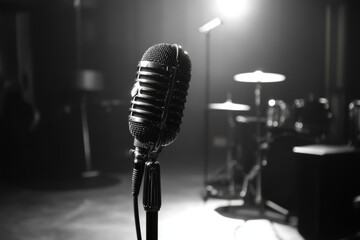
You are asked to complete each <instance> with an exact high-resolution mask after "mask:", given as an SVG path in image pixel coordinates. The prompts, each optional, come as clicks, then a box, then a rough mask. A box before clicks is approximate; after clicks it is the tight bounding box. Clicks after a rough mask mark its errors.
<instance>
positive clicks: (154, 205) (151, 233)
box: [143, 152, 161, 240]
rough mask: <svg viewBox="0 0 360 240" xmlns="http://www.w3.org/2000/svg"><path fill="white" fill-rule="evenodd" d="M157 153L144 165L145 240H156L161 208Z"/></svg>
mask: <svg viewBox="0 0 360 240" xmlns="http://www.w3.org/2000/svg"><path fill="white" fill-rule="evenodd" d="M157 156H158V152H156V153H151V156H150V158H149V160H148V161H147V162H146V163H145V172H144V173H145V176H144V192H143V205H144V210H145V211H146V240H157V239H158V212H159V210H160V207H161V184H160V163H159V162H158V161H156V158H157Z"/></svg>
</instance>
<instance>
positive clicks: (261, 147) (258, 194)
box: [240, 82, 289, 216]
mask: <svg viewBox="0 0 360 240" xmlns="http://www.w3.org/2000/svg"><path fill="white" fill-rule="evenodd" d="M255 107H256V116H257V122H256V143H257V151H256V162H255V165H254V166H253V167H252V169H251V170H250V171H249V173H248V174H247V175H246V176H245V178H244V181H243V186H242V189H241V192H240V197H242V198H245V197H246V195H247V193H248V188H249V182H250V181H252V180H253V179H254V178H255V199H254V203H255V207H259V208H260V210H261V211H263V210H265V206H267V207H270V208H271V209H273V210H275V211H277V212H279V213H280V214H282V215H284V216H287V215H288V214H289V211H288V210H287V209H285V208H283V207H281V206H279V205H277V204H275V203H273V202H271V201H269V200H266V201H265V200H264V199H263V196H262V183H261V181H262V179H261V175H262V174H261V172H262V167H263V166H264V165H265V164H266V150H267V148H268V143H267V142H263V138H262V135H261V83H260V82H256V86H255Z"/></svg>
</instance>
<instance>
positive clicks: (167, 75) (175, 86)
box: [129, 43, 191, 151]
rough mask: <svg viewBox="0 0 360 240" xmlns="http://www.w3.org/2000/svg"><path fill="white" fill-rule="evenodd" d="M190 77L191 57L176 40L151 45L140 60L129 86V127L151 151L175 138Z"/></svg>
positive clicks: (137, 138) (136, 137) (133, 134)
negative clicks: (130, 86) (131, 85)
mask: <svg viewBox="0 0 360 240" xmlns="http://www.w3.org/2000/svg"><path fill="white" fill-rule="evenodd" d="M190 78H191V61H190V58H189V56H188V54H187V53H186V52H185V51H184V50H183V49H182V48H181V46H179V45H177V44H172V45H170V44H164V43H163V44H157V45H154V46H152V47H150V48H149V49H148V50H147V51H146V52H145V53H144V55H143V57H142V60H141V61H140V62H139V64H138V66H137V72H136V78H135V83H134V86H133V88H132V90H131V106H130V113H129V130H130V133H131V134H132V136H133V137H134V138H135V139H136V140H137V141H139V142H140V143H142V144H143V146H146V147H147V148H149V149H150V150H151V151H153V150H155V151H156V150H158V149H159V148H161V147H164V146H167V145H169V144H171V143H172V142H173V141H174V140H175V138H176V136H177V134H178V132H179V130H180V124H181V119H182V116H183V111H184V107H185V102H186V96H187V90H188V88H189V82H190Z"/></svg>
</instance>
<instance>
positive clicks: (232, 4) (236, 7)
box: [216, 0, 250, 18]
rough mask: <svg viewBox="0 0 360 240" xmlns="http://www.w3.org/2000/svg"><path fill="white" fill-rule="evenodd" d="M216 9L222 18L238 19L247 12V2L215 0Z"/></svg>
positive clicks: (240, 0) (248, 6) (246, 0)
mask: <svg viewBox="0 0 360 240" xmlns="http://www.w3.org/2000/svg"><path fill="white" fill-rule="evenodd" d="M216 7H217V9H218V10H219V11H220V14H221V15H222V16H224V17H231V18H233V17H240V16H244V15H246V14H247V13H248V12H249V9H250V3H249V0H217V1H216Z"/></svg>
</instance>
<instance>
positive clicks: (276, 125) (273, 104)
mask: <svg viewBox="0 0 360 240" xmlns="http://www.w3.org/2000/svg"><path fill="white" fill-rule="evenodd" d="M266 126H267V128H268V129H269V130H270V131H271V132H287V131H293V130H294V127H293V126H294V124H293V121H292V109H291V108H290V107H289V105H288V104H287V103H286V102H284V101H283V100H275V99H270V100H269V101H268V106H267V113H266Z"/></svg>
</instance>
